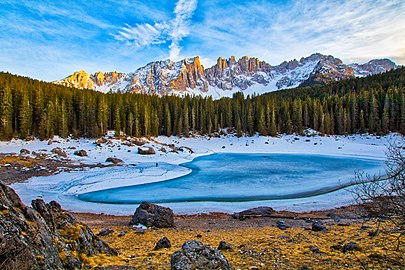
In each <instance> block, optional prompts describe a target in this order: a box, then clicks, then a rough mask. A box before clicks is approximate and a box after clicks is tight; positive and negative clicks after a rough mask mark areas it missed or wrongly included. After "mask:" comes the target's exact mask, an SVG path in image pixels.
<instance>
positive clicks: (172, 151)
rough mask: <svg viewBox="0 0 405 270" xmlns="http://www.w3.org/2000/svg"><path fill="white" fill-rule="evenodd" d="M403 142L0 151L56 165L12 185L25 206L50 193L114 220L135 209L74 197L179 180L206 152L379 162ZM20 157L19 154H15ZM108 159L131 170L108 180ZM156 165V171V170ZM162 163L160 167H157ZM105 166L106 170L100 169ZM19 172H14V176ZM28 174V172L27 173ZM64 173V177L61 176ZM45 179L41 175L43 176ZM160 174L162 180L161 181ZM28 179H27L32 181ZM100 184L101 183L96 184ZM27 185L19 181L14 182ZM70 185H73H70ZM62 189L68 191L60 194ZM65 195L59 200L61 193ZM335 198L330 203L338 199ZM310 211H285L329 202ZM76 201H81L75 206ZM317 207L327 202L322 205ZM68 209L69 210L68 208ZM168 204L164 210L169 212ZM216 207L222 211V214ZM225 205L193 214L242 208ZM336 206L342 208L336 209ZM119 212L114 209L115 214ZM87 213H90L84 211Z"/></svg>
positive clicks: (363, 138)
mask: <svg viewBox="0 0 405 270" xmlns="http://www.w3.org/2000/svg"><path fill="white" fill-rule="evenodd" d="M397 139H403V137H402V136H401V135H398V134H390V135H388V136H383V137H379V136H370V135H353V136H318V135H313V134H309V135H308V136H296V135H283V136H280V137H276V138H273V137H263V136H253V137H241V138H237V137H235V136H233V135H222V136H219V137H208V136H196V137H194V138H178V137H164V136H162V137H157V138H154V139H150V140H146V139H144V143H145V144H144V147H152V148H153V149H154V150H155V151H156V154H154V155H139V154H137V148H138V146H136V145H133V144H131V143H130V141H129V140H128V139H127V138H122V139H113V138H106V139H105V142H104V143H102V144H99V145H97V144H95V140H94V139H80V140H73V139H68V140H65V139H61V138H54V139H53V140H52V141H51V143H50V142H49V141H43V142H41V141H36V140H34V141H21V140H16V141H11V142H1V143H0V152H2V153H10V152H15V153H18V152H20V151H21V149H27V150H28V151H30V152H31V153H30V154H28V155H24V158H28V159H29V158H35V159H36V158H37V157H35V156H33V151H35V152H36V153H41V154H42V155H44V156H45V158H44V160H49V159H53V161H54V163H55V164H56V165H55V166H56V168H58V169H57V170H56V171H54V172H52V173H49V174H51V175H52V174H53V175H52V176H51V177H50V178H49V177H48V176H42V177H34V178H30V179H29V180H28V182H25V183H23V184H17V185H13V187H14V188H15V187H18V186H23V187H24V189H25V190H21V189H19V188H16V189H17V192H19V195H20V196H21V197H22V198H23V200H24V201H25V202H26V203H29V202H30V201H31V200H32V199H34V198H35V197H36V196H43V195H42V192H41V190H45V191H49V190H52V189H55V190H56V192H55V193H54V194H53V197H52V196H51V197H48V198H47V197H46V196H45V197H44V199H45V200H51V199H56V200H58V201H59V202H60V203H61V204H62V206H64V207H65V208H67V209H68V210H73V211H79V212H96V213H110V214H115V215H123V214H130V213H132V212H133V211H134V209H135V208H136V205H127V206H124V205H105V204H92V205H89V204H87V205H86V204H80V203H78V200H77V198H76V195H77V194H80V193H84V192H89V191H97V190H102V189H108V188H114V187H122V186H131V185H137V184H142V183H152V182H156V181H162V180H168V179H172V178H176V177H179V176H181V175H185V174H187V173H189V172H190V171H189V170H188V169H187V168H184V167H182V166H178V165H179V164H181V163H184V162H189V161H191V160H193V159H194V158H196V157H199V156H202V155H209V154H212V153H241V152H243V153H305V154H322V155H331V156H343V157H345V156H346V157H367V158H371V159H377V160H383V159H384V158H385V151H386V149H387V146H388V145H389V143H390V141H392V140H397ZM56 147H58V148H60V149H62V151H64V152H65V153H66V156H67V157H66V159H64V158H60V157H58V156H56V155H54V154H52V153H51V152H52V149H54V148H56ZM79 149H80V150H85V151H86V152H87V154H88V155H87V156H84V157H80V156H77V155H75V154H74V152H75V151H77V150H79ZM20 156H21V155H20ZM108 157H115V158H119V159H121V160H122V161H123V163H124V164H125V165H124V167H125V166H128V168H129V167H131V166H135V167H136V168H137V170H132V172H131V173H130V174H127V176H126V177H122V174H121V175H119V176H117V177H114V173H113V172H114V170H116V168H122V167H117V166H116V165H115V166H112V165H111V164H109V163H106V162H105V161H106V159H107V158H108ZM64 161H66V162H67V163H69V164H70V165H74V166H76V168H74V169H69V168H67V167H66V166H65V167H63V166H62V165H60V166H59V165H58V164H59V162H60V163H62V162H64ZM157 164H159V166H156V165H157ZM163 164H166V165H163ZM6 165H7V164H3V166H2V170H3V171H4V170H10V171H12V170H13V168H10V166H9V167H4V166H6ZM105 166H112V167H109V168H105ZM22 170H24V167H23V168H18V171H22ZM88 170H91V171H92V172H96V173H97V172H100V173H101V172H103V171H104V170H107V171H108V172H112V173H107V174H106V176H107V177H100V178H98V179H97V181H93V180H94V179H90V180H88V182H80V185H75V184H74V182H75V175H80V174H83V173H84V174H85V173H86V171H88ZM27 171H30V169H27ZM64 171H68V172H64ZM49 174H46V175H49ZM162 175H164V177H162ZM32 176H33V175H32V174H29V177H32ZM99 179H101V181H98V180H99ZM23 180H27V179H23V178H22V179H21V180H20V181H19V182H21V181H23ZM58 181H63V185H59V184H60V183H59V184H58ZM71 183H73V184H71ZM66 190H67V191H68V192H66ZM62 193H64V195H68V196H62V195H61V194H62ZM341 196H342V195H341V194H337V195H336V198H339V197H341ZM318 199H319V200H318V201H317V202H316V203H317V204H316V207H314V203H313V200H309V201H307V202H305V201H299V202H297V203H296V204H297V205H301V208H300V209H298V207H290V208H289V209H288V210H292V211H297V210H298V211H302V210H307V211H310V210H319V209H328V208H333V207H334V206H335V205H334V206H333V207H331V205H330V204H329V202H330V200H325V199H323V198H322V197H319V198H318ZM79 202H81V201H79ZM323 202H328V203H327V204H324V203H323ZM72 205H74V206H75V208H74V209H73V208H71V209H69V208H70V207H71V206H72ZM260 205H263V202H260V201H259V202H257V204H252V205H250V206H249V207H255V206H260ZM267 205H269V206H272V207H273V206H274V208H275V209H277V210H283V209H287V208H286V205H285V204H283V203H279V204H277V203H276V204H273V203H272V204H267ZM172 206H173V205H169V207H172ZM217 206H222V209H220V208H218V209H217ZM234 206H235V205H228V206H227V205H226V204H225V203H218V204H212V205H211V206H210V207H203V208H201V209H202V211H199V212H205V213H208V212H217V211H218V210H219V211H221V212H228V213H232V212H233V211H237V210H243V209H246V208H248V207H247V206H244V205H240V206H238V207H234ZM336 206H342V205H338V204H337V205H336ZM118 208H120V209H118ZM174 208H175V211H176V213H179V214H181V213H190V212H188V211H187V207H186V206H184V207H183V206H182V207H177V208H176V206H175V207H174ZM89 209H91V210H89ZM117 209H118V210H117Z"/></svg>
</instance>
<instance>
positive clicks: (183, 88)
mask: <svg viewBox="0 0 405 270" xmlns="http://www.w3.org/2000/svg"><path fill="white" fill-rule="evenodd" d="M396 67H397V66H396V64H395V63H393V62H392V61H390V60H388V59H376V60H371V61H369V62H368V63H365V64H350V65H346V64H344V63H343V62H342V61H341V60H340V59H339V58H335V57H333V56H331V55H323V54H320V53H314V54H312V55H310V56H308V57H303V58H301V59H300V60H296V59H294V60H291V61H284V62H282V63H281V64H279V65H277V66H271V65H270V64H268V63H266V62H265V61H261V60H259V59H257V58H255V57H248V56H244V57H242V58H240V59H238V60H237V59H236V58H235V56H231V57H230V58H228V59H225V58H222V57H219V58H218V59H217V63H216V64H215V65H214V66H212V67H209V68H204V67H203V65H201V61H200V58H199V57H198V56H197V57H194V58H186V59H183V60H181V61H178V62H173V61H171V60H165V61H156V62H151V63H149V64H147V65H146V66H144V67H141V68H139V69H138V70H136V71H135V72H133V73H128V74H123V73H117V72H108V73H101V72H97V73H95V74H93V75H91V74H87V73H86V72H84V71H79V72H75V73H74V74H73V75H71V76H69V77H67V78H65V79H63V80H60V81H56V82H55V83H57V84H62V85H65V86H72V87H77V88H90V89H94V90H98V91H102V92H108V91H113V92H115V91H124V92H134V93H146V94H157V95H168V94H175V95H183V94H185V93H192V94H207V92H208V94H212V93H215V95H217V96H218V97H221V96H223V95H228V96H229V94H227V93H228V92H229V91H233V92H236V91H244V90H247V89H248V88H250V87H253V86H256V89H257V93H263V92H270V91H274V90H278V89H286V88H293V87H298V86H301V87H304V86H312V85H324V84H328V83H331V82H334V81H339V80H342V79H348V78H354V77H363V76H367V75H373V74H378V73H382V72H385V71H388V70H391V69H395V68H396ZM256 89H255V90H256ZM210 90H213V91H211V92H210Z"/></svg>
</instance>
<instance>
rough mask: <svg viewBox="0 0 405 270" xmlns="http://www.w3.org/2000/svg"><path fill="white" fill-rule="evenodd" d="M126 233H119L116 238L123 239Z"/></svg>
mask: <svg viewBox="0 0 405 270" xmlns="http://www.w3.org/2000/svg"><path fill="white" fill-rule="evenodd" d="M126 234H127V233H126V232H120V233H119V234H118V237H123V236H125V235H126Z"/></svg>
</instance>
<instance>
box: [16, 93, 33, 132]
mask: <svg viewBox="0 0 405 270" xmlns="http://www.w3.org/2000/svg"><path fill="white" fill-rule="evenodd" d="M19 123H20V124H19V128H20V137H21V138H23V139H24V138H26V137H27V136H28V135H30V134H31V124H32V109H31V104H30V101H29V99H28V94H27V91H23V95H22V100H21V104H20V110H19Z"/></svg>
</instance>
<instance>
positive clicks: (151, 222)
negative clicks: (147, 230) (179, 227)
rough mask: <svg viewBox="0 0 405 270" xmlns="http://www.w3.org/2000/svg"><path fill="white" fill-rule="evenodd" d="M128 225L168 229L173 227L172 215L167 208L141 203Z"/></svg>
mask: <svg viewBox="0 0 405 270" xmlns="http://www.w3.org/2000/svg"><path fill="white" fill-rule="evenodd" d="M129 224H130V225H136V224H143V225H145V226H147V227H152V226H154V227H156V228H169V227H173V226H174V214H173V211H172V210H171V209H170V208H168V207H163V206H160V205H156V204H152V203H148V202H143V203H141V205H140V206H139V207H138V208H137V209H136V210H135V213H134V215H133V217H132V220H131V222H130V223H129Z"/></svg>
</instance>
